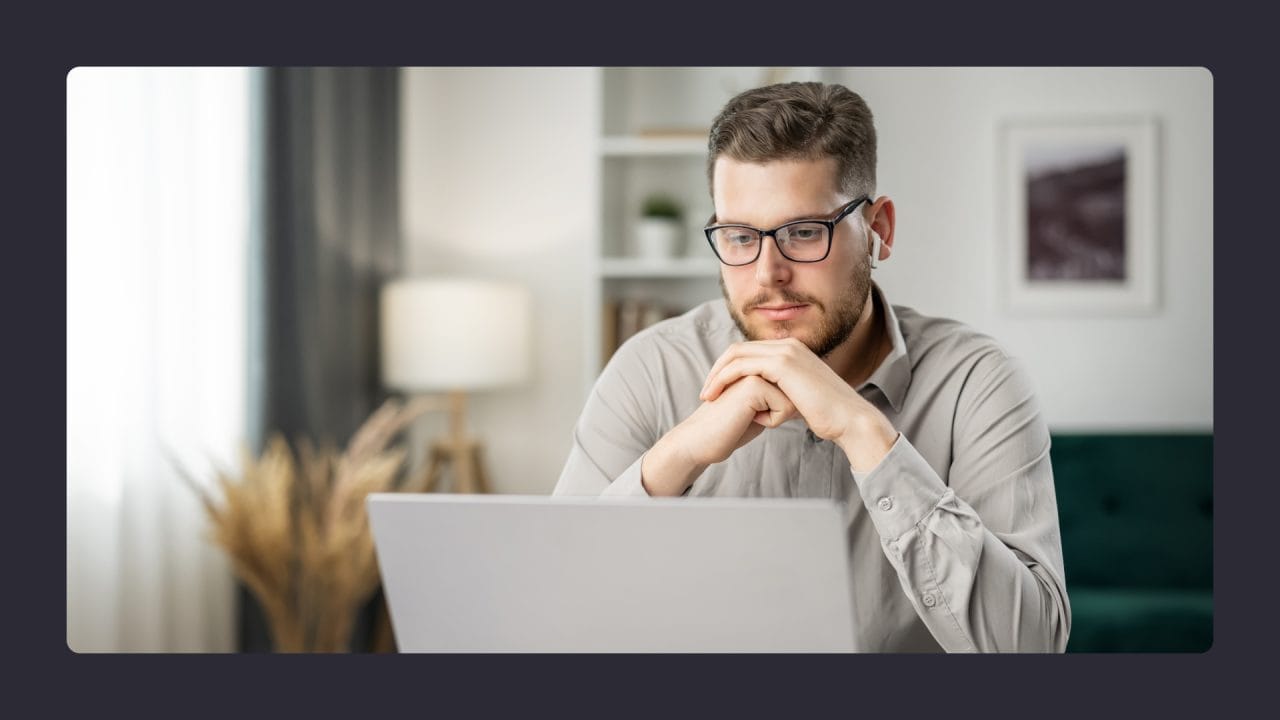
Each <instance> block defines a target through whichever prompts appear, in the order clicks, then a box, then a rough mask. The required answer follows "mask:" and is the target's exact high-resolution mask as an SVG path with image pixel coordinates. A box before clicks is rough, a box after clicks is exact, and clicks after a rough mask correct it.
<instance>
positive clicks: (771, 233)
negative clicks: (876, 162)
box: [702, 195, 871, 267]
mask: <svg viewBox="0 0 1280 720" xmlns="http://www.w3.org/2000/svg"><path fill="white" fill-rule="evenodd" d="M870 199H871V196H869V195H862V196H860V197H858V198H857V199H854V200H851V201H849V202H848V203H847V204H846V205H845V206H844V207H842V208H840V209H839V210H837V211H836V215H835V216H834V217H832V218H831V219H830V220H824V219H822V218H806V219H801V220H792V221H791V222H786V223H783V224H781V225H779V226H778V227H776V228H773V229H772V230H762V229H760V228H757V227H751V226H750V225H743V224H741V223H722V224H719V225H709V226H707V227H705V228H703V229H702V232H703V234H704V235H706V237H707V244H709V245H710V246H711V252H713V253H715V256H716V259H717V260H719V261H720V262H721V263H723V264H725V265H728V266H729V267H742V266H744V265H750V264H751V263H753V262H755V261H757V260H759V259H760V253H761V252H763V251H764V239H765V238H767V237H772V238H773V243H774V245H775V246H777V248H778V252H779V253H780V254H781V255H782V257H784V258H786V259H788V260H790V261H791V262H797V263H815V262H822V261H823V260H826V259H827V256H828V255H830V254H831V244H832V242H833V241H834V239H835V236H836V225H839V224H840V221H842V220H844V219H845V218H846V217H848V216H849V214H850V213H852V212H853V211H854V210H856V209H857V208H858V206H859V205H861V204H862V203H864V202H867V201H868V200H870ZM712 217H714V215H713V216H712ZM804 223H819V224H821V225H825V226H826V227H827V250H826V252H824V253H823V254H822V257H820V258H818V259H816V260H796V259H795V258H793V257H791V256H790V255H788V254H787V252H786V251H785V250H783V249H782V243H780V242H778V232H779V231H780V230H782V229H783V228H787V227H790V226H792V225H801V224H804ZM727 227H739V228H746V229H748V230H751V231H753V232H755V233H756V234H757V235H758V236H759V238H760V244H759V245H757V246H756V255H755V257H753V258H751V259H750V260H748V261H747V262H743V263H730V262H725V259H724V258H722V257H720V251H719V250H717V249H716V242H715V240H714V239H713V238H712V233H714V232H715V231H716V230H719V229H720V228H727Z"/></svg>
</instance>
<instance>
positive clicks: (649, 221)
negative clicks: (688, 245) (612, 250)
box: [636, 218, 684, 260]
mask: <svg viewBox="0 0 1280 720" xmlns="http://www.w3.org/2000/svg"><path fill="white" fill-rule="evenodd" d="M683 231H684V225H682V224H681V223H680V222H678V221H676V220H670V219H667V218H640V222H639V223H637V224H636V255H637V256H638V257H641V258H645V259H647V260H659V259H666V258H673V257H675V256H676V250H677V246H678V245H679V243H680V234H681V233H682V232H683Z"/></svg>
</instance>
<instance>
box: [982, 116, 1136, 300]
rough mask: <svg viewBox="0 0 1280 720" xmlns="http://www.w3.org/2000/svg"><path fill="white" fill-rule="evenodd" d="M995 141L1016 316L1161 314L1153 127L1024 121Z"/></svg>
mask: <svg viewBox="0 0 1280 720" xmlns="http://www.w3.org/2000/svg"><path fill="white" fill-rule="evenodd" d="M1000 133H1001V142H1000V149H1001V167H1000V173H999V179H1000V185H1001V191H1000V193H999V197H1000V199H1001V208H1000V218H1001V222H1002V225H1003V232H1002V236H1003V242H1001V243H1000V246H1001V247H1000V255H1001V258H1000V259H1001V266H1002V268H1003V278H1004V282H1003V287H1004V293H1003V294H1004V300H1005V304H1006V307H1007V308H1008V309H1009V310H1011V311H1013V312H1015V313H1024V312H1025V313H1066V314H1081V313H1084V314H1093V313H1096V314H1142V313H1151V312H1154V311H1155V310H1156V309H1157V306H1158V294H1159V284H1160V283H1159V269H1160V265H1159V252H1158V250H1159V248H1158V247H1157V245H1158V242H1157V240H1158V237H1159V235H1158V232H1157V227H1156V225H1157V199H1158V198H1157V180H1158V174H1157V171H1158V168H1157V160H1158V158H1157V143H1156V122H1155V119H1154V118H1151V117H1129V118H1080V119H1075V120H1057V119H1055V120H1046V119H1021V120H1011V121H1009V122H1006V123H1005V124H1004V125H1003V126H1002V127H1001V130H1000Z"/></svg>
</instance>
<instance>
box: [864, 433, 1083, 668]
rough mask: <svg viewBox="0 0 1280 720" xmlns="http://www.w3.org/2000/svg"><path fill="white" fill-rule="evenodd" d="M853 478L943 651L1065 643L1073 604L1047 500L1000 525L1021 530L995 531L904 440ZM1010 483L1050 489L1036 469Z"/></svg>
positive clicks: (1051, 648)
mask: <svg viewBox="0 0 1280 720" xmlns="http://www.w3.org/2000/svg"><path fill="white" fill-rule="evenodd" d="M1045 462H1046V463H1047V458H1046V459H1045ZM854 478H855V481H856V485H857V488H858V492H859V494H860V496H861V497H860V498H853V499H851V501H860V502H862V503H863V504H864V505H865V506H866V508H867V512H868V513H870V515H871V518H872V521H873V523H874V524H875V526H876V529H877V531H878V533H879V534H880V537H881V544H882V546H883V550H884V553H885V555H886V557H887V558H888V560H889V562H890V564H892V565H893V567H894V569H895V571H896V572H897V575H898V579H899V581H900V583H901V586H902V590H903V592H905V593H906V594H907V596H908V598H909V600H910V602H911V603H912V605H913V607H915V609H916V612H917V613H918V614H919V616H920V618H921V620H922V621H923V622H924V623H925V625H926V626H927V627H928V628H929V630H930V632H931V633H932V634H933V636H934V638H935V639H936V640H937V641H938V643H939V644H940V645H942V647H943V648H944V649H945V650H947V651H949V652H991V651H1013V652H1061V651H1062V650H1063V649H1065V647H1066V640H1067V635H1068V631H1069V629H1070V610H1069V605H1068V604H1067V599H1066V595H1065V589H1064V584H1063V582H1062V572H1061V555H1060V548H1059V547H1058V530H1057V519H1056V511H1054V510H1053V508H1054V505H1053V502H1052V500H1051V499H1049V500H1044V499H1043V498H1042V499H1041V501H1040V507H1038V508H1035V506H1034V505H1032V506H1031V507H1026V508H1012V507H1011V508H1009V513H1010V514H1009V516H1008V517H999V518H998V525H999V526H1000V527H1016V532H1011V533H1002V534H1000V535H998V534H996V533H994V532H992V530H991V529H990V528H989V527H987V526H986V525H985V524H984V523H983V521H982V519H981V518H980V517H979V515H978V513H977V512H976V511H975V510H974V509H973V507H972V506H970V505H969V504H968V503H967V502H965V501H964V500H962V499H960V498H958V497H957V496H956V494H955V493H954V492H953V491H952V490H951V488H948V487H947V486H946V485H945V484H943V482H942V481H941V479H940V478H939V477H938V475H937V473H936V472H934V470H933V469H932V468H931V467H930V466H929V465H928V463H927V462H925V460H924V458H923V457H921V456H920V455H919V453H918V452H916V450H915V448H914V447H912V446H911V445H910V443H909V442H908V441H907V440H906V438H900V439H899V440H898V442H897V443H895V445H894V446H893V448H892V449H891V451H890V453H889V454H888V455H887V456H886V457H885V458H884V459H883V461H882V462H881V463H880V464H879V465H878V466H877V467H876V468H874V470H873V471H871V472H869V473H867V474H862V473H857V472H855V473H854ZM1006 482H1008V483H1023V482H1025V483H1030V485H1029V486H1028V488H1026V489H1025V491H1023V490H1022V489H1018V488H1010V491H1011V492H1022V494H1023V496H1024V497H1030V496H1031V495H1032V494H1033V493H1034V492H1039V493H1043V492H1044V490H1045V488H1044V487H1043V485H1042V484H1040V483H1038V482H1037V478H1036V476H1035V475H1034V474H1029V475H1028V476H1027V478H1026V479H1025V480H1022V479H1009V480H1007V481H1006ZM1048 490H1049V492H1052V488H1051V487H1049V488H1048ZM993 517H995V516H993ZM1002 535H1003V537H1002Z"/></svg>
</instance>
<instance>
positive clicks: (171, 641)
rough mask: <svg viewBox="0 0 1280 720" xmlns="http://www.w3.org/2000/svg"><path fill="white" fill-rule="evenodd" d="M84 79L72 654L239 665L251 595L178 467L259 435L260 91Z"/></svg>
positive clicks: (133, 78)
mask: <svg viewBox="0 0 1280 720" xmlns="http://www.w3.org/2000/svg"><path fill="white" fill-rule="evenodd" d="M252 72H253V71H251V70H247V69H234V68H77V69H75V70H73V71H72V72H71V73H70V74H69V75H68V76H67V644H68V646H69V647H70V648H71V649H73V650H75V651H78V652H94V651H159V652H168V651H180V652H186V651H195V652H199V651H231V650H233V649H234V644H235V642H234V641H235V628H234V617H235V608H234V605H233V598H234V584H233V581H232V577H231V574H230V571H229V565H228V563H227V562H226V560H225V558H224V557H223V556H222V554H221V551H220V550H218V549H217V548H216V547H214V546H213V545H212V543H211V542H210V541H209V540H208V539H207V533H208V525H207V523H206V521H205V519H204V516H203V514H202V509H201V507H200V505H199V503H198V501H197V500H196V499H195V497H194V496H193V494H192V492H191V490H190V489H189V488H188V487H186V486H185V485H184V484H183V483H182V481H181V480H180V479H179V477H178V476H177V474H176V473H175V471H174V470H173V466H172V465H171V463H170V462H169V459H168V454H172V455H173V456H175V457H176V458H177V459H178V460H179V461H180V463H181V464H182V465H183V466H185V467H187V468H188V469H190V470H191V471H192V472H193V473H194V474H196V475H197V476H198V477H200V478H201V479H202V480H204V481H206V485H207V486H210V487H211V486H212V482H211V479H212V477H211V476H212V471H213V469H214V467H215V463H216V464H217V465H220V466H222V467H227V468H232V467H236V466H238V459H237V454H238V449H239V446H240V443H241V442H242V441H243V439H244V437H245V425H246V420H245V415H246V412H245V408H246V399H245V394H246V393H245V387H246V378H245V367H246V332H247V330H246V293H247V282H246V274H247V256H248V243H249V236H250V219H249V216H250V169H249V168H250V111H251V104H250V81H251V73H252Z"/></svg>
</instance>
